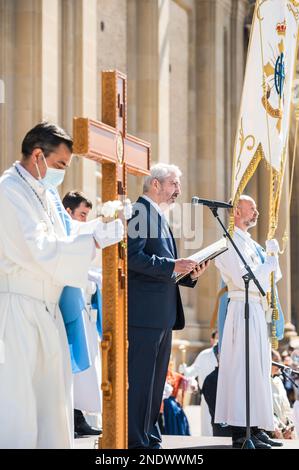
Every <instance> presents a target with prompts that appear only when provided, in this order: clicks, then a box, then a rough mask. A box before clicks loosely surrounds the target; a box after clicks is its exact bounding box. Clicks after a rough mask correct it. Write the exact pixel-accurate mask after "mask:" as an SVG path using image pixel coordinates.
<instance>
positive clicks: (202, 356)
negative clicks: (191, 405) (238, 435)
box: [184, 348, 217, 436]
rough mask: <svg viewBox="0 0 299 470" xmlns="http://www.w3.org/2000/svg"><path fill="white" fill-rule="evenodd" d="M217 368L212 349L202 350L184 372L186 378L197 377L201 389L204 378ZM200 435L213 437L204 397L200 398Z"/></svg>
mask: <svg viewBox="0 0 299 470" xmlns="http://www.w3.org/2000/svg"><path fill="white" fill-rule="evenodd" d="M216 366H217V359H216V356H215V354H214V351H213V348H208V349H204V350H203V351H201V352H200V353H199V354H198V356H197V357H196V359H195V361H194V362H193V364H191V366H189V367H187V368H186V369H185V371H184V374H185V376H186V377H197V380H198V384H199V386H200V388H202V386H203V383H204V381H205V378H206V377H207V376H208V375H209V374H210V373H211V372H213V370H214V369H215V367H216ZM200 404H201V435H202V436H213V429H212V425H211V415H210V412H209V407H208V405H207V402H206V400H205V398H204V396H203V395H202V396H201V403H200Z"/></svg>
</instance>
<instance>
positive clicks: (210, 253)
mask: <svg viewBox="0 0 299 470" xmlns="http://www.w3.org/2000/svg"><path fill="white" fill-rule="evenodd" d="M227 249H228V248H227V240H226V238H224V237H223V238H220V240H218V241H217V242H215V243H212V245H209V246H206V247H205V248H203V249H202V250H200V251H197V252H196V253H194V254H193V255H191V256H188V259H192V260H193V261H196V262H197V264H202V263H205V262H206V261H208V260H209V259H214V258H216V256H219V255H221V254H222V253H224V252H225V251H226V250H227ZM190 272H191V271H190ZM188 274H189V273H184V274H177V275H176V277H175V282H178V281H180V280H181V279H183V277H185V276H188Z"/></svg>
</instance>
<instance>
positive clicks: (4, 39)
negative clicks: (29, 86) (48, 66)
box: [0, 0, 17, 173]
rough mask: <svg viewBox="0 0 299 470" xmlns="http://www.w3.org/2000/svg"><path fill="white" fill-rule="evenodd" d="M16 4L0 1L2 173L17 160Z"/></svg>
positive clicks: (0, 152) (0, 131)
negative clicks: (15, 94)
mask: <svg viewBox="0 0 299 470" xmlns="http://www.w3.org/2000/svg"><path fill="white" fill-rule="evenodd" d="M14 15H15V5H14V2H7V1H6V0H0V80H1V84H0V87H1V90H0V92H2V93H1V95H0V123H1V125H0V155H1V159H0V173H2V172H3V171H4V170H5V169H6V168H7V167H9V166H10V165H11V163H12V162H13V161H14V160H15V159H16V158H17V154H16V149H17V146H16V145H15V137H14V132H15V119H16V118H15V113H14V106H15V96H14V85H15V70H14V56H15V47H14Z"/></svg>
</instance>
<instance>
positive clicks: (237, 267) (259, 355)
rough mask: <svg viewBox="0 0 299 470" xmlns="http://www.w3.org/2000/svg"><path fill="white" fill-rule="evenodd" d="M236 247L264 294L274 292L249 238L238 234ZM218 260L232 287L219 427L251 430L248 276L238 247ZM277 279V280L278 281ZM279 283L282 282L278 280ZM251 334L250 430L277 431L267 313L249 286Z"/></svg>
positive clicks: (219, 393)
mask: <svg viewBox="0 0 299 470" xmlns="http://www.w3.org/2000/svg"><path fill="white" fill-rule="evenodd" d="M234 241H235V243H236V244H237V246H238V248H239V249H240V251H241V253H242V254H243V256H244V258H245V260H246V262H247V263H248V265H249V266H250V267H251V269H252V270H253V271H254V273H255V275H256V277H257V279H258V280H259V282H260V284H261V286H262V288H263V289H264V291H268V290H269V289H270V270H269V265H268V264H267V263H266V264H263V263H262V261H261V259H260V257H259V255H258V253H257V251H256V249H255V246H254V242H253V241H252V240H251V237H250V234H249V233H246V232H243V231H242V230H240V229H239V228H235V232H234ZM228 244H229V249H228V251H227V252H225V253H224V254H223V255H220V256H218V257H217V258H216V260H215V264H216V266H217V268H218V269H219V270H220V272H221V276H222V278H223V280H224V282H226V283H227V284H228V290H229V292H228V297H229V298H230V302H229V304H228V311H227V317H226V321H225V325H224V332H223V340H222V346H221V354H220V363H219V376H218V387H217V399H216V410H215V423H227V424H229V425H232V426H243V427H244V426H246V407H245V390H246V389H245V320H244V304H245V302H244V299H245V296H244V283H243V279H242V276H243V275H244V274H245V272H246V271H245V270H244V268H243V265H242V262H241V260H240V259H239V258H238V256H237V254H236V253H235V251H234V249H233V247H232V246H231V244H230V243H228ZM276 276H277V277H278V274H277V275H276ZM276 280H277V279H276ZM249 310H250V316H249V331H250V425H251V426H256V427H259V428H262V429H265V430H268V431H271V430H273V429H274V421H273V402H272V391H271V356H270V351H271V350H270V341H269V335H268V326H267V322H266V317H265V310H264V308H263V306H262V303H261V297H260V295H259V293H258V289H257V287H256V286H255V284H254V283H253V281H250V285H249Z"/></svg>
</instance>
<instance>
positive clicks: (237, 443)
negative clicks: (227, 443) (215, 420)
mask: <svg viewBox="0 0 299 470" xmlns="http://www.w3.org/2000/svg"><path fill="white" fill-rule="evenodd" d="M245 441H246V438H245V437H240V438H239V439H236V440H234V441H233V449H243V447H244V443H245ZM251 442H252V443H253V445H254V447H253V448H254V449H271V446H270V445H269V444H266V443H265V442H262V441H260V440H259V439H258V438H257V437H256V436H254V435H252V436H251Z"/></svg>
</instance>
